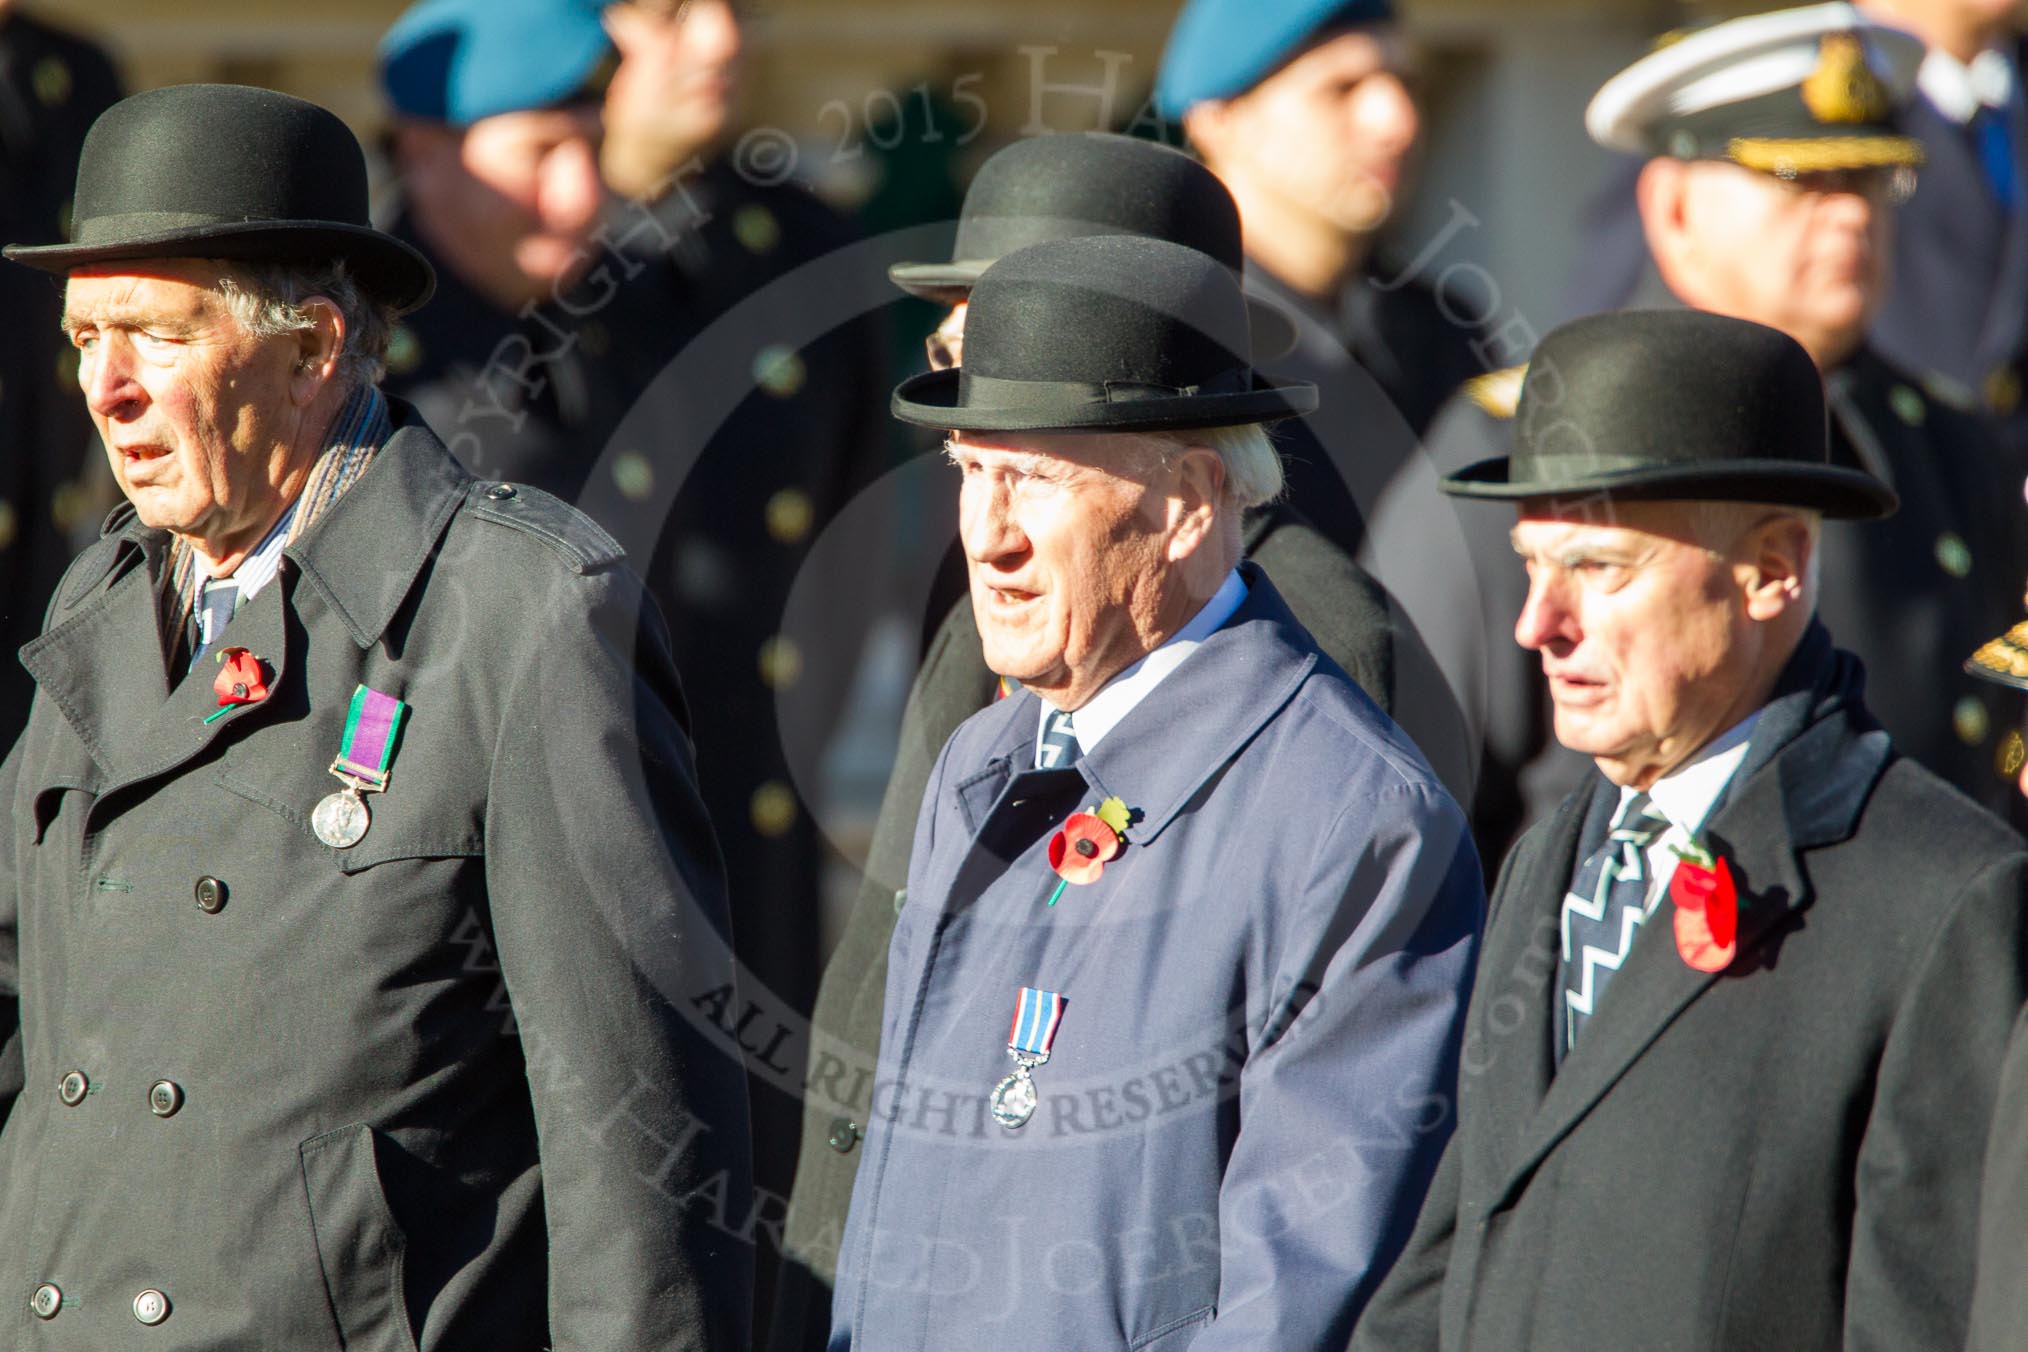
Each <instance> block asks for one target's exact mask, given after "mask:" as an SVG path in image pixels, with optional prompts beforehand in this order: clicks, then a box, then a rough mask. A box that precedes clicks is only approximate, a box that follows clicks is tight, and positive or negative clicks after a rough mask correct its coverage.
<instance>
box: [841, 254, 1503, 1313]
mask: <svg viewBox="0 0 2028 1352" xmlns="http://www.w3.org/2000/svg"><path fill="white" fill-rule="evenodd" d="M1247 351H1248V340H1247V318H1246V309H1245V304H1244V301H1243V299H1242V297H1241V294H1240V291H1239V288H1238V286H1237V284H1236V283H1235V282H1234V281H1233V279H1232V277H1231V275H1230V274H1229V273H1228V272H1227V271H1226V270H1225V269H1223V268H1222V267H1220V266H1219V265H1218V264H1217V263H1215V262H1213V261H1212V260H1211V259H1209V258H1208V257H1206V256H1205V255H1203V254H1199V253H1197V252H1195V251H1193V250H1189V249H1185V248H1182V247H1181V246H1178V245H1173V244H1169V243H1166V242H1163V241H1156V240H1148V239H1139V238H1129V237H1109V238H1108V237H1099V238H1086V239H1074V240H1063V241H1057V242H1054V243H1048V244H1041V245H1036V246H1033V247H1031V248H1028V249H1023V250H1019V251H1017V252H1015V253H1012V254H1009V255H1008V256H1006V257H1005V258H1003V259H1001V260H1000V261H999V262H998V263H996V264H994V265H993V267H991V268H989V269H988V270H987V271H986V273H985V274H984V276H983V277H982V278H981V279H980V281H979V283H978V285H977V287H976V288H975V289H974V291H973V293H972V302H971V312H970V316H969V318H968V321H967V325H966V351H965V361H964V365H963V366H962V367H961V368H960V369H957V370H952V371H943V372H935V373H932V374H929V375H925V376H920V377H917V378H915V379H914V380H911V381H908V382H906V383H905V384H903V385H902V387H901V388H900V389H899V390H898V391H897V392H896V395H895V410H896V413H897V414H898V415H899V416H901V417H903V418H905V419H907V420H909V421H913V422H918V423H921V424H925V425H929V426H937V427H945V428H955V429H957V430H956V431H955V432H954V434H953V438H952V442H951V456H952V459H953V460H954V461H955V463H956V464H957V466H958V468H959V471H960V474H961V481H962V487H961V489H960V513H959V515H960V529H961V536H962V539H963V542H964V547H965V552H966V557H967V563H968V570H969V574H970V582H971V592H972V601H973V607H974V610H975V612H976V614H977V618H978V621H979V630H980V636H981V639H982V641H983V643H984V647H985V653H986V658H987V661H988V664H989V665H990V666H992V667H993V668H994V669H995V670H996V671H998V672H1000V673H1001V674H1003V675H1006V676H1011V677H1014V678H1016V679H1018V680H1019V681H1020V682H1021V683H1022V685H1023V687H1024V688H1023V690H1022V692H1021V693H1020V694H1019V695H1018V696H1015V697H1012V698H1009V699H1005V700H1002V701H1000V702H998V703H996V704H995V705H993V706H992V707H991V708H989V709H987V710H985V711H984V712H982V713H980V714H978V715H976V716H975V717H973V718H972V719H970V720H969V721H967V722H966V723H965V724H964V726H962V727H961V728H960V729H959V731H958V733H957V734H956V735H955V736H954V737H953V738H952V740H951V742H950V744H949V745H948V746H947V747H946V748H945V749H944V752H943V755H942V756H941V758H940V759H939V760H938V763H937V766H936V768H935V770H934V771H933V772H932V774H931V778H930V786H929V791H928V793H927V794H926V796H925V799H924V803H923V810H922V816H921V819H920V822H919V824H918V827H917V832H916V841H915V846H914V850H913V852H912V855H911V864H910V874H909V887H908V891H907V896H906V900H905V902H904V904H903V906H902V910H901V914H900V917H899V920H898V922H897V924H896V927H895V934H894V939H893V944H892V947H891V949H890V953H889V976H888V987H887V1005H886V1013H885V1017H884V1026H883V1028H882V1031H881V1043H880V1045H881V1054H880V1066H879V1072H878V1074H877V1076H876V1087H875V1090H874V1095H873V1109H872V1113H871V1120H870V1122H869V1124H868V1133H867V1139H866V1142H865V1147H864V1158H863V1162H862V1165H861V1167H860V1170H859V1175H858V1179H857V1184H856V1187H855V1189H854V1192H853V1198H852V1207H851V1212H850V1215H849V1218H848V1221H847V1226H846V1235H845V1243H844V1246H843V1248H842V1251H841V1254H840V1259H839V1269H838V1284H837V1295H836V1299H835V1301H834V1303H833V1316H832V1318H833V1323H832V1346H833V1347H834V1348H841V1349H842V1348H848V1347H854V1346H858V1347H863V1348H878V1349H881V1352H889V1350H890V1349H907V1348H947V1347H953V1346H972V1345H980V1344H996V1343H997V1344H1007V1345H1018V1346H1025V1347H1078V1348H1094V1347H1117V1348H1122V1349H1125V1348H1129V1347H1132V1348H1135V1349H1151V1348H1162V1349H1173V1348H1180V1347H1184V1346H1186V1345H1187V1346H1189V1347H1192V1348H1195V1349H1199V1352H1203V1350H1204V1349H1210V1348H1226V1347H1232V1348H1240V1347H1244V1348H1260V1347H1269V1346H1274V1347H1315V1346H1322V1345H1325V1344H1327V1343H1330V1342H1331V1341H1333V1340H1342V1339H1343V1338H1344V1337H1345V1336H1346V1335H1347V1333H1348V1331H1349V1328H1350V1325H1351V1323H1352V1320H1353V1319H1354V1318H1355V1317H1356V1315H1357V1312H1358V1310H1359V1307H1360V1304H1361V1303H1362V1301H1363V1300H1364V1299H1365V1296H1366V1295H1367V1293H1368V1292H1369V1291H1370V1290H1371V1289H1372V1287H1373V1285H1374V1283H1375V1282H1377V1280H1378V1279H1379V1277H1380V1275H1381V1274H1382V1273H1383V1272H1384V1271H1385V1270H1386V1268H1387V1266H1388V1264H1389V1263H1390V1262H1391V1261H1392V1258H1393V1256H1394V1254H1395V1253H1396V1252H1398V1250H1399V1248H1400V1246H1401V1244H1402V1243H1403V1240H1404V1235H1405V1228H1406V1226H1407V1225H1408V1224H1409V1219H1410V1215H1411V1213H1412V1212H1413V1211H1414V1210H1415V1208H1416V1206H1417V1204H1418V1201H1419V1199H1420V1197H1421V1195H1422V1192H1423V1190H1424V1188H1425V1187H1426V1186H1427V1182H1428V1178H1429V1175H1430V1172H1431V1170H1432V1168H1433V1166H1434V1161H1435V1159H1436V1157H1437V1155H1438V1154H1439V1153H1440V1151H1441V1149H1442V1143H1443V1140H1444V1138H1445V1137H1446V1135H1447V1134H1448V1124H1449V1119H1450V1094H1451V1087H1452V1083H1453V1080H1454V1076H1455V1055H1456V1038H1457V1032H1458V1020H1459V1016H1460V1011H1461V1008H1462V1002H1463V1000H1464V998H1465V995H1466V990H1467V986H1468V982H1469V976H1468V972H1469V969H1470V965H1471V962H1472V958H1473V954H1474V952H1475V949H1476V944H1477V935H1478V930H1479V925H1480V920H1481V912H1482V908H1483V894H1482V886H1481V883H1480V880H1479V873H1478V861H1477V858H1476V856H1475V854H1474V852H1473V850H1472V847H1471V843H1470V840H1469V836H1468V834H1467V832H1466V830H1465V823H1464V817H1463V814H1462V813H1461V812H1460V810H1459V808H1458V806H1457V805H1456V803H1455V802H1453V801H1452V800H1451V799H1450V797H1449V796H1448V795H1447V794H1446V793H1445V791H1444V789H1443V788H1442V786H1441V785H1440V784H1439V782H1438V781H1437V779H1436V777H1435V775H1434V774H1433V773H1432V772H1431V770H1430V768H1429V766H1428V765H1427V763H1425V762H1424V760H1423V758H1422V757H1421V756H1420V755H1419V754H1418V753H1417V751H1416V750H1415V748H1414V747H1413V746H1412V745H1411V744H1410V743H1409V742H1408V740H1407V739H1406V738H1405V737H1404V736H1403V735H1402V734H1401V732H1400V731H1399V729H1397V728H1396V727H1395V726H1394V725H1393V724H1392V723H1391V722H1390V721H1389V720H1388V719H1387V718H1386V716H1385V715H1383V714H1381V713H1380V712H1379V710H1378V709H1376V708H1375V707H1374V705H1373V703H1372V702H1371V701H1370V700H1369V699H1368V698H1367V697H1366V696H1365V695H1364V694H1363V693H1361V691H1360V690H1359V688H1358V687H1357V686H1356V685H1355V684H1354V683H1353V682H1352V681H1351V680H1350V679H1349V678H1347V677H1346V676H1345V674H1344V673H1343V672H1342V671H1341V670H1340V669H1339V668H1338V667H1337V666H1336V664H1335V663H1333V662H1331V660H1330V659H1329V658H1327V657H1325V656H1324V655H1323V654H1322V653H1321V652H1320V651H1319V650H1318V648H1317V645H1316V643H1315V642H1314V640H1312V639H1311V637H1310V635H1309V634H1308V633H1307V632H1305V631H1304V630H1303V629H1302V628H1301V626H1300V625H1298V624H1297V623H1296V622H1295V620H1294V619H1293V618H1292V617H1291V616H1290V614H1289V612H1288V609H1287V607H1286V606H1285V605H1284V604H1283V602H1282V600H1281V598H1280V597H1279V596H1278V595H1277V594H1276V592H1275V589H1274V586H1273V584H1272V583H1271V582H1270V581H1269V580H1268V578H1267V576H1266V574H1265V573H1264V572H1262V571H1261V570H1260V569H1259V567H1258V566H1256V565H1253V564H1250V563H1241V562H1240V529H1239V513H1240V512H1241V511H1243V510H1244V509H1245V508H1246V507H1247V506H1250V505H1253V504H1255V503H1257V502H1260V501H1263V500H1266V499H1268V498H1271V497H1272V496H1273V495H1274V494H1275V492H1276V491H1278V489H1279V486H1280V467H1279V462H1278V461H1277V460H1276V458H1275V455H1274V451H1273V447H1272V445H1271V444H1270V443H1269V442H1268V440H1267V437H1266V434H1265V432H1264V430H1263V427H1262V425H1263V424H1264V423H1267V422H1269V421H1272V420H1274V419H1276V418H1280V417H1285V416H1288V415H1289V414H1291V413H1295V412H1300V411H1302V410H1303V409H1305V408H1306V407H1308V406H1309V405H1310V403H1311V402H1312V401H1313V399H1314V391H1312V390H1311V389H1310V388H1309V387H1306V386H1278V385H1275V384H1272V383H1270V382H1267V381H1264V380H1262V379H1261V378H1259V377H1258V376H1256V375H1255V374H1254V373H1253V372H1252V370H1251V369H1250V367H1249V365H1248V363H1247V358H1246V355H1245V354H1246V353H1247ZM1235 354H1237V355H1235Z"/></svg>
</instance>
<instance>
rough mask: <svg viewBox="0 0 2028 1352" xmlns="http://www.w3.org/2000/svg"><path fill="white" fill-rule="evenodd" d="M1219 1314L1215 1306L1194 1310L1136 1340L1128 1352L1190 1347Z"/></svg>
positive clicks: (1174, 1351)
mask: <svg viewBox="0 0 2028 1352" xmlns="http://www.w3.org/2000/svg"><path fill="white" fill-rule="evenodd" d="M1217 1313H1218V1307H1217V1306H1215V1305H1207V1306H1205V1307H1204V1308H1203V1309H1201V1310H1193V1311H1191V1312H1190V1313H1189V1314H1186V1315H1184V1316H1183V1317H1182V1318H1181V1319H1175V1320H1171V1321H1170V1322H1169V1323H1167V1324H1164V1325H1162V1327H1161V1328H1158V1329H1156V1330H1155V1331H1154V1332H1153V1333H1150V1334H1148V1335H1147V1336H1146V1337H1144V1338H1140V1339H1138V1340H1136V1341H1135V1342H1134V1343H1132V1344H1131V1345H1130V1346H1129V1348H1128V1352H1178V1349H1181V1348H1185V1347H1188V1346H1189V1345H1190V1340H1191V1339H1192V1338H1195V1337H1196V1336H1197V1333H1198V1330H1200V1329H1202V1328H1203V1327H1204V1326H1205V1325H1206V1324H1209V1323H1210V1322H1211V1317H1212V1316H1213V1315H1215V1314H1217Z"/></svg>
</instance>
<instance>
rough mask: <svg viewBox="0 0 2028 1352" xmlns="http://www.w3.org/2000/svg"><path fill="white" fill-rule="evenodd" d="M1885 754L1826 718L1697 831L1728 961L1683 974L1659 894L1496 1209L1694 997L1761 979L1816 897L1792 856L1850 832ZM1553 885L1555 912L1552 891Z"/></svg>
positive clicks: (1842, 714)
mask: <svg viewBox="0 0 2028 1352" xmlns="http://www.w3.org/2000/svg"><path fill="white" fill-rule="evenodd" d="M1891 756H1892V752H1891V750H1890V748H1889V744H1888V740H1887V736H1886V734H1885V733H1883V732H1880V731H1878V730H1877V729H1868V728H1865V727H1862V726H1858V725H1856V724H1855V722H1854V721H1853V720H1852V718H1851V717H1850V716H1849V714H1848V713H1847V712H1846V711H1833V712H1832V713H1831V714H1830V715H1829V716H1828V717H1825V718H1823V719H1821V720H1820V721H1818V722H1816V723H1814V724H1812V725H1810V726H1809V727H1808V728H1806V729H1805V730H1804V731H1803V732H1802V733H1801V734H1799V735H1798V736H1797V737H1795V739H1794V740H1793V741H1791V742H1789V743H1787V744H1786V745H1785V746H1783V747H1782V748H1781V750H1780V752H1779V753H1778V754H1777V755H1776V756H1775V757H1774V758H1773V759H1771V760H1769V761H1767V762H1766V763H1764V764H1761V765H1760V766H1759V768H1758V769H1757V770H1756V771H1754V772H1753V773H1751V774H1750V776H1749V777H1748V778H1747V779H1745V780H1744V781H1743V782H1741V783H1740V784H1739V785H1738V787H1737V789H1736V790H1735V791H1733V792H1732V793H1730V794H1728V795H1727V796H1726V798H1725V799H1724V801H1723V803H1722V804H1721V806H1720V807H1719V809H1718V810H1717V811H1716V812H1715V813H1714V814H1713V815H1712V818H1711V820H1710V821H1709V822H1707V823H1706V825H1705V829H1704V830H1703V832H1702V833H1701V834H1702V837H1703V843H1704V844H1705V845H1706V846H1708V847H1709V848H1710V849H1711V850H1712V851H1713V853H1715V854H1718V855H1720V856H1722V857H1723V858H1724V859H1726V860H1727V861H1728V866H1729V867H1730V869H1731V872H1732V876H1733V882H1734V883H1735V885H1736V886H1737V888H1738V892H1739V907H1740V910H1739V951H1738V954H1737V956H1736V957H1735V958H1734V959H1733V961H1732V963H1731V965H1730V966H1728V967H1727V968H1726V969H1725V970H1724V971H1722V972H1700V971H1698V970H1696V969H1695V968H1693V967H1691V966H1689V965H1688V964H1687V963H1685V962H1684V961H1683V960H1682V958H1681V956H1680V955H1678V953H1677V951H1676V937H1675V906H1674V904H1673V903H1672V902H1671V901H1670V900H1669V899H1668V897H1667V896H1664V897H1663V898H1662V899H1661V900H1660V901H1659V902H1658V903H1657V904H1656V907H1655V910H1654V913H1653V914H1652V915H1651V916H1649V918H1648V920H1647V923H1645V924H1644V925H1642V927H1641V932H1640V934H1639V936H1638V937H1637V938H1636V939H1635V940H1634V946H1633V951H1632V952H1630V953H1629V954H1628V955H1627V963H1626V966H1625V967H1624V968H1623V969H1622V970H1621V971H1620V973H1619V974H1618V976H1616V977H1615V978H1614V979H1613V983H1612V985H1611V986H1610V987H1608V988H1607V990H1606V993H1605V997H1604V999H1603V1000H1601V1001H1600V1002H1599V1008H1598V1013H1597V1015H1596V1016H1594V1017H1593V1018H1592V1019H1591V1020H1590V1022H1589V1023H1588V1024H1587V1025H1586V1028H1585V1035H1584V1039H1583V1041H1582V1042H1581V1043H1580V1044H1579V1045H1578V1046H1577V1048H1576V1049H1575V1050H1573V1051H1572V1052H1571V1053H1570V1055H1569V1056H1567V1057H1566V1058H1565V1059H1564V1062H1563V1067H1562V1069H1561V1070H1560V1071H1559V1072H1558V1073H1557V1075H1556V1077H1555V1079H1554V1080H1552V1081H1551V1082H1550V1085H1549V1089H1548V1092H1547V1093H1546V1094H1545V1095H1543V1097H1542V1098H1541V1107H1540V1110H1539V1111H1538V1112H1537V1113H1536V1115H1535V1118H1534V1120H1533V1121H1531V1122H1530V1123H1529V1124H1528V1125H1527V1127H1526V1128H1525V1129H1524V1130H1523V1132H1522V1134H1521V1137H1520V1143H1519V1145H1518V1147H1517V1149H1516V1150H1515V1153H1514V1156H1513V1158H1512V1160H1511V1161H1510V1162H1509V1163H1508V1166H1507V1168H1506V1170H1505V1173H1504V1176H1503V1178H1502V1182H1501V1185H1500V1187H1499V1190H1498V1196H1497V1197H1496V1199H1495V1201H1494V1205H1495V1206H1498V1205H1502V1204H1504V1203H1505V1202H1506V1201H1507V1200H1508V1199H1509V1198H1511V1197H1512V1196H1513V1194H1514V1193H1515V1192H1516V1191H1518V1190H1519V1188H1520V1186H1521V1185H1522V1183H1523V1182H1524V1181H1525V1180H1526V1178H1527V1175H1528V1173H1529V1171H1530V1170H1532V1169H1533V1168H1534V1167H1535V1166H1536V1165H1537V1164H1538V1163H1540V1162H1541V1160H1542V1158H1543V1157H1544V1156H1545V1155H1547V1154H1548V1153H1549V1151H1550V1150H1552V1149H1553V1148H1555V1146H1556V1144H1557V1142H1559V1141H1561V1140H1562V1139H1563V1138H1564V1137H1565V1136H1566V1135H1568V1134H1569V1133H1570V1131H1571V1129H1572V1128H1573V1127H1575V1126H1576V1125H1577V1124H1578V1123H1579V1122H1580V1121H1582V1120H1583V1118H1584V1116H1585V1114H1587V1113H1589V1112H1590V1111H1591V1110H1592V1108H1593V1107H1594V1106H1596V1105H1597V1104H1598V1102H1599V1101H1600V1100H1601V1099H1602V1098H1603V1097H1604V1096H1605V1095H1606V1093H1607V1092H1608V1091H1610V1090H1611V1088H1612V1087H1613V1085H1614V1084H1615V1083H1617V1082H1618V1081H1619V1079H1620V1077H1621V1076H1623V1075H1624V1074H1626V1072H1627V1069H1628V1068H1629V1067H1630V1066H1632V1065H1633V1063H1634V1062H1635V1061H1636V1060H1638V1059H1639V1058H1640V1057H1641V1056H1642V1055H1643V1054H1645V1053H1646V1052H1647V1050H1648V1048H1649V1047H1651V1046H1652V1045H1654V1043H1655V1041H1656V1039H1657V1038H1659V1037H1661V1036H1662V1034H1663V1032H1664V1031H1665V1030H1666V1029H1667V1028H1668V1026H1669V1025H1670V1024H1671V1023H1672V1022H1673V1021H1674V1020H1675V1019H1676V1018H1677V1017H1678V1016H1679V1015H1680V1014H1682V1013H1683V1011H1684V1010H1685V1009H1686V1008H1688V1007H1689V1006H1690V1005H1691V1004H1692V1003H1693V1002H1695V1001H1696V1000H1697V998H1698V997H1699V996H1701V995H1703V994H1704V993H1705V992H1706V991H1708V990H1710V989H1711V988H1712V987H1713V986H1714V985H1716V984H1717V983H1718V982H1720V981H1751V980H1765V979H1767V977H1768V973H1769V972H1770V971H1771V970H1772V966H1773V963H1772V959H1773V958H1774V956H1775V953H1776V952H1777V951H1778V947H1779V944H1780V942H1781V938H1782V935H1783V933H1784V931H1785V930H1786V929H1787V927H1788V925H1789V924H1790V922H1791V921H1792V919H1793V917H1794V916H1795V915H1796V913H1798V912H1800V911H1801V910H1803V909H1804V908H1805V907H1807V906H1808V905H1809V904H1810V903H1811V901H1812V900H1813V899H1814V895H1815V894H1814V893H1813V891H1812V890H1811V887H1810V881H1809V873H1808V871H1807V870H1806V869H1804V868H1803V866H1802V861H1801V857H1800V856H1801V855H1802V853H1803V852H1804V851H1806V850H1809V849H1814V848H1817V847H1819V846H1823V845H1828V844H1832V843H1835V842H1837V841H1839V840H1843V839H1845V838H1846V837H1848V836H1849V835H1850V834H1851V832H1852V830H1853V827H1854V826H1855V824H1856V823H1857V821H1858V817H1859V812H1860V810H1861V809H1862V808H1863V807H1864V805H1865V801H1866V798H1867V796H1868V795H1870V794H1871V793H1872V791H1873V785H1874V783H1875V782H1876V781H1877V780H1878V779H1879V777H1880V772H1881V771H1882V770H1883V769H1884V768H1885V766H1886V764H1887V762H1888V760H1889V759H1890V758H1891ZM1555 887H1556V890H1557V895H1558V898H1559V900H1558V904H1559V905H1560V904H1561V900H1560V899H1561V887H1562V884H1561V882H1560V881H1558V882H1556V883H1555ZM1550 994H1551V995H1552V996H1553V992H1550ZM1543 1003H1544V1007H1545V1008H1547V1007H1550V1004H1551V1002H1550V1001H1544V1002H1543Z"/></svg>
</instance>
